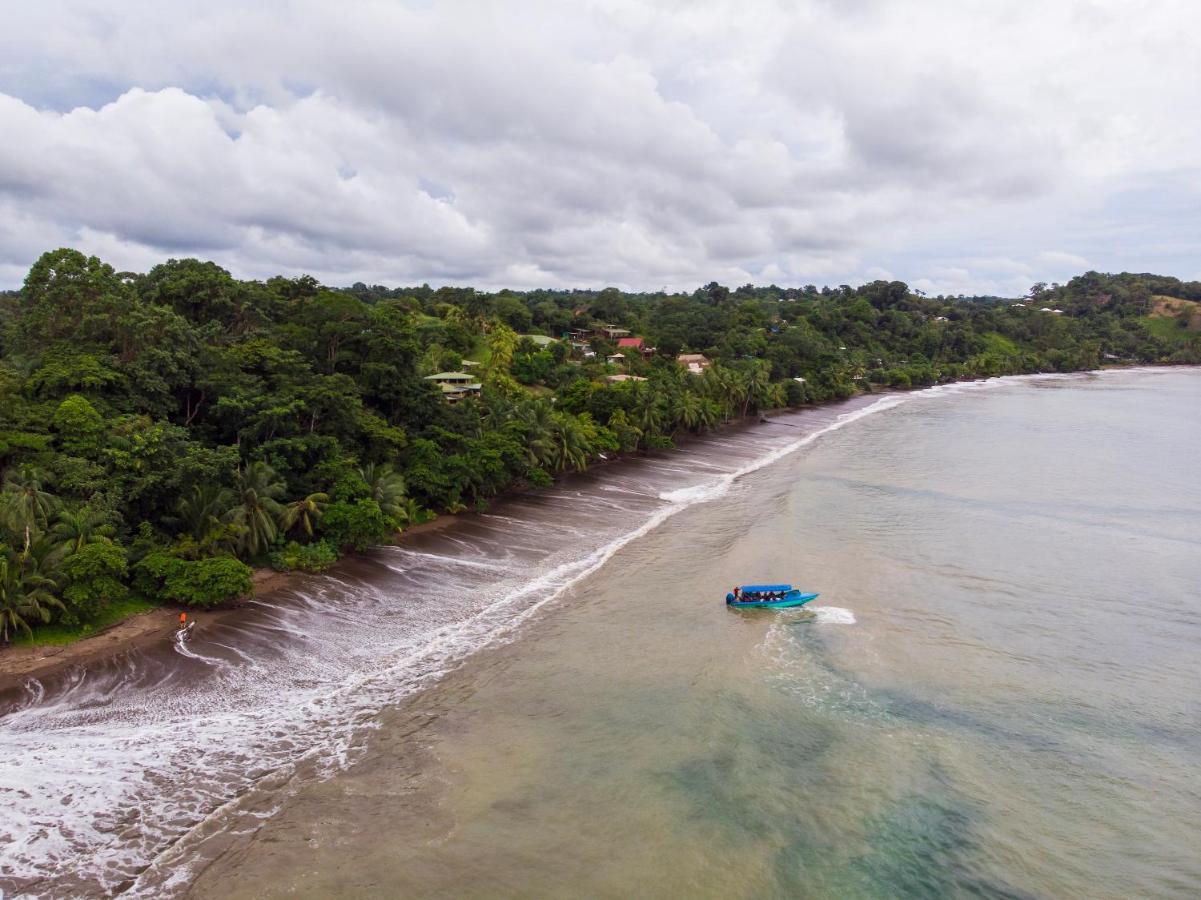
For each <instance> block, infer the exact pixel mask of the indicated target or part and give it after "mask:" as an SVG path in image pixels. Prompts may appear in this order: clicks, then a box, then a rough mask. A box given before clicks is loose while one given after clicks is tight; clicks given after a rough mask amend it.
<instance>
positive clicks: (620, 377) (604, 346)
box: [424, 322, 712, 404]
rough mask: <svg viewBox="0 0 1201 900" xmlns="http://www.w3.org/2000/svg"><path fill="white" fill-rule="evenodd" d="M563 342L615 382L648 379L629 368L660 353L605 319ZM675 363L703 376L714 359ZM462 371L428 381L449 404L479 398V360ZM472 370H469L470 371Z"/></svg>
mask: <svg viewBox="0 0 1201 900" xmlns="http://www.w3.org/2000/svg"><path fill="white" fill-rule="evenodd" d="M560 338H561V342H562V343H563V344H565V345H566V346H567V347H568V348H569V350H568V353H567V355H566V361H567V362H571V363H576V364H580V363H585V362H592V363H596V362H598V361H599V360H601V359H603V360H604V363H605V374H604V379H605V380H606V381H608V382H610V383H613V384H619V383H621V382H623V381H646V380H647V378H646V376H645V375H639V374H635V373H634V372H632V371H630V369H631V368H632V367H636V364H637V363H638V362H639V361H642V362H645V361H647V360H649V359H651V358H652V357H653V356H654V355H655V353H656V352H657V351H656V349H655V348H654V347H652V346H651V345H650V344H649V343H648V342H647V340H646V338H644V337H640V336H638V335H633V334H631V333H630V330H629V329H628V328H620V327H618V326H616V325H609V324H606V323H604V322H595V323H592V324H591V325H588V326H586V327H581V328H572V329H570V330H567V331H564V332H563V333H562V335H561V336H560ZM519 340H521V341H529V342H530V343H531V344H532V345H533V346H534V347H535V348H537V349H538V350H545V349H547V348H548V347H550V346H552V345H553V344H555V343H557V342H556V339H555V338H552V337H550V336H548V335H545V334H523V335H519ZM676 362H677V363H679V365H680V366H681V367H682V368H683V369H684V370H685V371H687V372H688V373H689V374H691V375H700V374H702V373H703V372H704V371H705V370H706V369H708V368H709V367H710V366H711V365H712V362H711V361H710V360H709V359H708V358H707V357H706V356H705V355H704V354H703V353H680V354H678V355H677V356H676ZM462 364H463V371H453V372H435V373H433V374H431V375H426V376H424V377H425V380H426V381H428V382H430V383H431V384H433V385H435V386H437V387H438V389H439V390H440V391H441V392H442V399H443V400H444V401H445V402H446V403H450V404H455V403H459V402H460V401H462V400H465V399H467V398H469V397H479V396H480V394H481V392H482V391H483V387H484V385H483V381H482V380H481V373H480V372H479V369H480V367H481V365H482V364H481V362H480V361H478V360H469V359H464V360H463V363H462ZM468 370H470V371H468Z"/></svg>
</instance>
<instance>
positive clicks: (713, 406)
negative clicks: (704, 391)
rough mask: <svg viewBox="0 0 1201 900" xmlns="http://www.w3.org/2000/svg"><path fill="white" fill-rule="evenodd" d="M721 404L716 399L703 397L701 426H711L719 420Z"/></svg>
mask: <svg viewBox="0 0 1201 900" xmlns="http://www.w3.org/2000/svg"><path fill="white" fill-rule="evenodd" d="M721 414H722V409H721V404H720V403H718V402H717V401H716V400H713V399H711V398H709V397H705V398H704V399H703V400H702V401H701V427H702V428H712V427H713V426H714V425H716V424H717V423H718V422H720V421H721Z"/></svg>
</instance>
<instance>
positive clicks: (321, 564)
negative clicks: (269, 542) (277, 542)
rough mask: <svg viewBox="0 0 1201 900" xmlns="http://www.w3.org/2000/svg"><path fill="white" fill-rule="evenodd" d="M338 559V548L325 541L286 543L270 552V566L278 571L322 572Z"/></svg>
mask: <svg viewBox="0 0 1201 900" xmlns="http://www.w3.org/2000/svg"><path fill="white" fill-rule="evenodd" d="M337 561H338V550H337V548H336V547H334V546H332V545H331V544H329V543H327V542H326V541H317V542H316V543H312V544H298V543H296V541H288V543H287V545H286V546H285V547H284V548H283V549H281V550H276V551H275V552H274V553H272V554H271V566H272V568H274V569H277V570H278V571H280V572H292V571H300V572H324V571H325V570H326V569H328V568H329V567H330V566H332V565H333V564H334V563H336V562H337Z"/></svg>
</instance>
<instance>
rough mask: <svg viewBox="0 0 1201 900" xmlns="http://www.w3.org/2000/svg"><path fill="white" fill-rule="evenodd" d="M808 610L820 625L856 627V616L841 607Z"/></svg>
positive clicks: (812, 607)
mask: <svg viewBox="0 0 1201 900" xmlns="http://www.w3.org/2000/svg"><path fill="white" fill-rule="evenodd" d="M807 609H808V610H809V611H810V612H811V613H814V614H815V616H816V619H815V621H816V622H817V624H818V625H854V624H855V621H856V620H855V614H854V613H853V612H851V611H850V610H849V609H843V608H842V607H841V606H810V607H807Z"/></svg>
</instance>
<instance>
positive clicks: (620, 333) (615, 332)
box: [596, 325, 630, 341]
mask: <svg viewBox="0 0 1201 900" xmlns="http://www.w3.org/2000/svg"><path fill="white" fill-rule="evenodd" d="M596 333H597V334H598V335H600V336H602V337H606V338H608V339H609V340H611V341H616V340H618V339H620V338H624V337H629V336H630V329H628V328H617V327H616V326H614V325H598V326H596Z"/></svg>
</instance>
